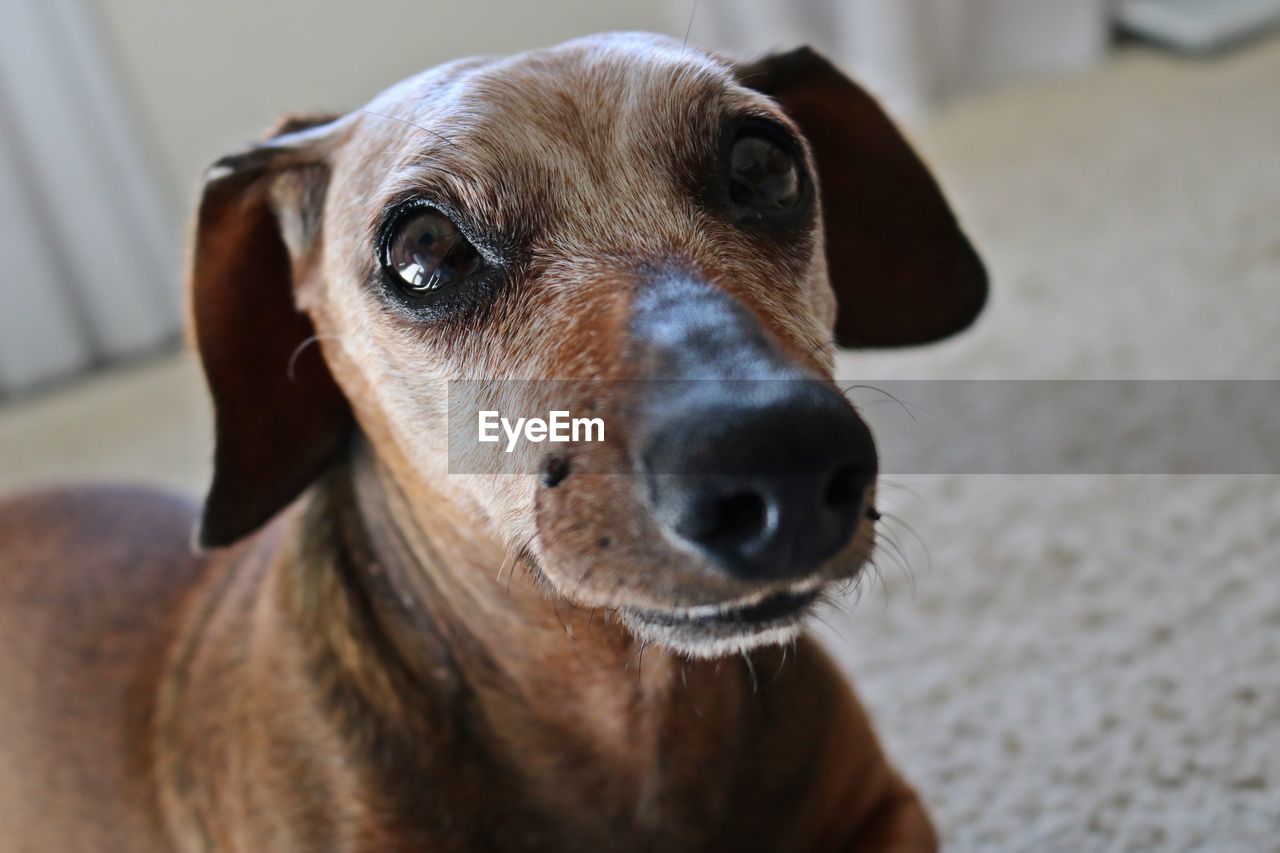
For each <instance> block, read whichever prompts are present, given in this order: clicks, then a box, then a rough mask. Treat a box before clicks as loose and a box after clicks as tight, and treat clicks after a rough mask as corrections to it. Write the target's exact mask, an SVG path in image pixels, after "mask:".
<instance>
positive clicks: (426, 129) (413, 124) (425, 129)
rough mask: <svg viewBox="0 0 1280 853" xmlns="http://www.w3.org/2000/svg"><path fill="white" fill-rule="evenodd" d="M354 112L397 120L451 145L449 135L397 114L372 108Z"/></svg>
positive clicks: (451, 141)
mask: <svg viewBox="0 0 1280 853" xmlns="http://www.w3.org/2000/svg"><path fill="white" fill-rule="evenodd" d="M356 112H359V113H363V114H364V115H367V116H376V117H377V118H385V119H386V120H387V121H398V122H400V123H401V124H407V125H409V127H416V128H417V129H418V130H421V131H422V132H423V133H429V134H431V135H432V136H434V137H435V138H436V139H439V140H440V141H441V142H443V143H445V144H446V145H453V140H452V139H450V138H449V137H447V136H444V135H443V134H440V133H437V132H436V131H434V130H432V129H431V128H429V127H423V126H422V125H420V124H417V123H416V122H412V121H409V120H408V119H403V118H399V117H398V116H389V115H385V114H383V113H376V112H374V111H373V110H363V109H362V110H356ZM455 147H456V146H455Z"/></svg>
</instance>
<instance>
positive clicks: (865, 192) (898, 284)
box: [737, 48, 987, 347]
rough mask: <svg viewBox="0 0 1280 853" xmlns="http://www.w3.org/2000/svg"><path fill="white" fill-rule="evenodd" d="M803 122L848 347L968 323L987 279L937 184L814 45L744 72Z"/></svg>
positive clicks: (840, 329) (839, 330) (746, 81)
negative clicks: (810, 152) (819, 195)
mask: <svg viewBox="0 0 1280 853" xmlns="http://www.w3.org/2000/svg"><path fill="white" fill-rule="evenodd" d="M737 72H738V79H739V80H740V81H741V82H742V84H743V85H745V86H749V87H750V88H752V89H755V90H757V91H759V92H762V93H764V94H766V95H769V96H770V97H772V98H773V99H774V100H776V101H777V102H778V103H779V104H780V105H781V106H782V108H783V109H784V110H786V112H787V114H788V115H789V116H791V118H792V119H794V120H795V122H796V123H797V124H798V125H799V126H800V128H801V130H803V132H804V134H805V137H806V138H807V139H808V140H809V145H810V147H811V148H812V151H813V155H814V159H815V161H816V163H817V168H818V184H819V189H820V192H821V196H822V212H823V219H824V224H825V241H826V250H827V264H828V267H829V269H830V276H831V285H832V287H833V288H834V289H835V292H836V298H837V300H838V302H839V309H838V314H837V318H836V328H835V332H836V341H837V342H838V343H839V344H840V345H841V346H859V347H869V346H903V345H906V344H918V343H925V342H927V341H932V340H937V339H939V338H943V337H946V336H947V335H950V334H952V333H954V332H958V331H960V330H961V329H963V328H965V327H966V326H968V325H969V324H970V323H971V322H973V319H974V318H975V317H976V316H977V315H978V312H979V311H980V310H981V309H982V306H983V304H984V303H985V301H986V296H987V276H986V271H985V270H984V268H983V265H982V261H981V260H980V259H979V257H978V255H977V253H976V252H975V251H974V249H973V246H971V245H970V243H969V241H968V239H967V238H966V237H965V235H964V233H963V232H962V231H961V230H960V227H959V225H958V224H957V222H956V218H955V216H954V214H952V212H951V209H950V207H948V205H947V201H946V199H945V198H943V196H942V192H941V190H940V189H939V188H938V184H937V183H936V182H935V181H934V179H933V177H932V176H931V175H930V174H929V171H928V169H926V168H925V166H924V164H923V163H921V162H920V159H919V158H918V157H917V156H916V154H915V152H913V151H912V150H911V147H910V146H909V145H908V144H907V142H906V140H905V139H903V137H902V135H901V134H900V133H899V132H898V130H897V128H895V127H894V125H893V122H891V121H890V120H889V117H888V116H886V115H885V113H884V111H883V110H882V109H881V108H880V106H879V105H878V104H877V103H876V102H875V100H874V99H872V97H871V96H870V95H868V94H867V93H866V92H865V91H863V90H862V89H861V88H859V87H858V86H857V85H855V84H854V83H853V82H852V81H850V80H849V79H848V78H847V77H845V76H844V75H843V74H841V73H840V71H839V70H837V69H836V68H835V67H834V66H833V65H832V64H831V63H830V62H828V61H827V60H826V59H824V58H822V57H821V56H819V55H818V54H816V53H814V52H813V51H812V50H810V49H809V48H800V49H799V50H794V51H791V52H790V53H783V54H775V55H772V56H766V57H764V58H763V59H759V60H756V61H754V62H751V63H746V64H743V65H740V66H738V68H737Z"/></svg>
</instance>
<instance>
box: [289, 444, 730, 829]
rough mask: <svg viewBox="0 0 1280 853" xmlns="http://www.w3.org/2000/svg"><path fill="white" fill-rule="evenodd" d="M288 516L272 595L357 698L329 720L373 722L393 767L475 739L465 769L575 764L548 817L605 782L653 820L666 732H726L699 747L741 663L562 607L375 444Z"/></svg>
mask: <svg viewBox="0 0 1280 853" xmlns="http://www.w3.org/2000/svg"><path fill="white" fill-rule="evenodd" d="M298 524H299V527H298V528H297V529H296V530H295V533H296V534H297V535H295V536H292V537H290V538H289V539H288V540H287V543H288V544H287V545H286V548H287V549H288V550H289V558H288V560H287V562H286V566H287V570H286V572H285V579H286V580H285V581H284V582H283V584H282V587H281V589H280V590H279V591H280V592H282V593H283V598H280V599H279V600H280V601H282V602H285V606H286V607H287V608H288V610H289V615H288V617H287V618H288V619H290V620H291V621H292V622H294V624H295V625H296V626H297V627H298V628H299V630H300V633H301V634H302V635H303V636H311V637H312V638H313V639H312V641H311V642H310V643H309V645H310V647H311V649H312V652H311V654H312V655H313V656H314V658H315V660H314V661H313V664H312V668H313V669H315V670H318V671H321V672H330V673H332V678H333V679H334V681H335V684H340V685H341V686H340V687H338V686H335V687H333V688H332V691H333V692H336V693H341V694H344V695H345V694H354V695H357V696H358V697H359V700H358V701H349V702H345V703H343V704H342V706H341V707H342V709H343V710H342V713H344V714H348V715H353V716H358V717H359V719H345V720H341V721H339V728H343V729H349V730H357V731H368V730H370V729H371V728H381V729H382V730H383V732H384V734H383V737H384V738H386V739H387V740H388V741H389V742H391V743H393V744H396V746H395V747H393V751H394V752H397V753H398V754H399V755H400V757H401V758H400V760H401V761H403V760H411V759H412V757H413V756H414V755H415V754H419V753H417V751H416V750H415V747H416V746H417V745H418V744H419V743H423V742H425V743H426V744H430V745H432V749H428V750H425V751H423V752H421V753H420V754H421V755H423V756H424V757H426V756H428V755H430V754H431V753H432V751H433V750H436V751H438V750H439V749H440V748H441V746H444V748H445V749H446V750H457V749H460V748H461V749H466V748H467V747H466V746H465V745H466V744H474V745H475V748H476V749H477V750H479V752H480V753H483V754H481V755H470V756H467V760H468V761H470V762H472V763H473V764H478V765H482V766H493V765H495V764H496V765H499V766H503V767H505V768H507V771H506V772H510V771H514V774H515V777H516V778H518V779H519V778H523V780H524V781H525V783H527V784H531V785H534V786H537V785H538V782H537V780H539V779H540V778H542V777H544V776H545V774H546V773H547V772H549V771H551V770H552V768H566V767H567V768H572V771H570V772H564V771H562V770H557V771H556V772H557V773H559V774H560V775H559V782H558V785H559V787H558V788H557V789H555V790H550V789H548V790H544V791H543V792H542V794H545V796H546V797H548V798H549V799H550V800H551V802H547V803H544V804H543V806H544V808H545V810H546V811H548V812H550V813H561V814H564V813H573V812H574V810H573V809H571V808H569V809H566V808H564V807H563V803H561V802H560V801H564V800H572V799H573V798H574V797H581V796H593V795H597V796H598V795H599V794H600V789H601V788H602V787H604V788H612V789H613V790H612V791H611V792H610V793H611V794H612V796H613V798H614V800H615V801H616V802H618V803H619V805H620V807H621V804H622V803H626V804H627V806H626V807H627V808H628V809H629V810H633V811H638V812H639V813H641V814H643V813H644V812H651V813H652V816H653V820H655V821H658V820H662V819H664V818H660V817H659V815H661V814H664V813H666V812H667V810H668V809H669V807H670V804H669V802H667V801H668V800H670V799H671V798H678V797H681V796H684V794H682V793H680V791H679V790H678V789H679V785H673V782H674V781H675V780H674V779H673V778H672V776H671V774H669V773H668V774H665V776H664V773H663V772H660V770H659V768H660V766H661V763H662V762H663V761H664V760H665V759H664V752H666V751H669V750H670V749H671V748H673V744H671V743H669V742H668V743H664V742H663V741H664V740H669V732H670V731H671V730H672V727H673V725H674V726H675V727H676V728H677V730H681V729H690V730H691V729H694V728H698V727H700V726H707V727H710V728H713V729H714V728H716V727H721V731H719V732H717V733H716V735H715V736H712V737H709V738H702V739H700V740H699V739H697V738H693V739H692V740H693V741H694V742H695V743H698V744H700V745H703V746H714V745H716V744H719V743H720V742H721V740H722V738H723V737H724V736H725V734H726V731H727V730H725V729H724V728H723V726H724V723H725V722H727V720H728V719H730V718H732V716H733V715H734V713H735V710H734V709H735V708H736V707H737V706H738V697H739V696H740V695H741V694H742V693H743V692H744V691H743V690H742V684H743V679H744V674H743V673H742V672H741V671H740V670H741V669H742V668H743V664H741V662H736V663H731V664H730V665H729V666H726V667H724V668H723V670H722V669H721V668H720V667H718V666H715V665H714V664H706V663H697V664H695V663H692V662H686V661H683V660H680V659H678V658H676V657H674V656H673V655H671V654H669V653H667V652H665V651H664V650H662V649H659V648H653V647H651V648H648V649H646V648H644V647H643V645H642V644H641V643H640V642H638V641H637V640H635V639H634V638H632V637H631V636H630V635H629V634H628V633H627V632H626V630H625V629H624V628H623V627H622V626H620V625H618V624H617V623H616V621H613V620H611V619H610V618H609V616H608V615H607V614H600V613H595V614H593V613H588V612H586V611H583V610H578V609H575V608H573V607H571V606H569V605H567V604H565V603H563V602H557V601H556V600H555V599H553V598H552V597H550V595H549V594H548V593H546V592H544V591H543V590H542V589H540V588H539V587H538V586H537V584H536V582H535V580H534V578H533V577H531V576H530V574H529V573H528V572H526V571H522V567H521V566H518V565H515V566H513V565H512V562H513V560H512V558H511V557H510V556H509V555H508V554H506V553H505V552H504V550H503V549H502V548H500V547H498V546H496V545H495V544H494V543H492V542H488V541H485V540H483V539H476V538H470V537H468V536H467V535H466V533H465V531H466V530H467V527H466V526H465V524H464V520H463V519H458V518H454V517H453V516H452V515H451V514H450V512H449V508H448V506H447V505H445V504H443V503H442V502H440V501H439V500H438V499H437V498H436V497H435V496H432V495H429V494H428V493H427V492H425V491H417V492H411V491H409V490H407V489H406V488H405V486H404V484H402V483H400V482H399V481H397V480H396V478H395V477H394V476H393V475H392V473H391V472H390V471H389V470H388V466H385V465H383V464H381V463H380V462H379V460H377V459H376V458H375V457H374V456H373V455H372V454H371V453H370V452H366V451H365V450H363V449H362V450H358V451H357V452H356V453H354V454H353V456H352V460H351V462H350V463H349V464H348V465H346V466H344V467H343V468H341V469H339V470H337V471H335V472H333V473H332V474H331V475H330V476H329V478H328V479H327V480H326V481H325V482H324V483H323V484H322V485H321V486H320V487H319V488H318V489H317V490H316V491H315V493H314V494H313V496H312V498H311V501H310V504H309V506H308V507H307V509H306V510H305V512H304V513H303V515H302V516H301V517H300V518H299V519H298ZM748 689H749V688H748ZM704 709H714V712H712V713H708V714H706V715H705V716H704V713H703V710H704ZM460 729H466V730H460ZM664 733H668V734H666V735H664ZM460 745H461V746H460ZM675 748H680V747H679V746H676V747H675ZM457 757H458V756H454V758H455V759H456V758H457ZM388 770H389V771H390V772H391V774H393V775H398V776H404V775H406V773H410V774H411V773H413V772H414V771H415V770H416V771H417V772H421V773H422V774H423V775H424V776H426V775H429V774H430V772H431V769H430V768H429V767H421V768H407V767H405V766H403V764H399V763H398V764H397V765H396V766H393V767H390V768H388ZM578 771H582V772H580V773H579V772H578ZM575 774H577V775H579V778H576V779H574V778H569V777H571V776H573V775H575ZM543 787H545V786H543ZM525 796H526V797H527V796H528V794H527V792H526V794H525Z"/></svg>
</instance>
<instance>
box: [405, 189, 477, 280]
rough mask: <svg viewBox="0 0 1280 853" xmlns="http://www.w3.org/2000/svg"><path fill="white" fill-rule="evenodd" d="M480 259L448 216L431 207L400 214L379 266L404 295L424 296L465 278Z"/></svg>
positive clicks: (475, 267)
mask: <svg viewBox="0 0 1280 853" xmlns="http://www.w3.org/2000/svg"><path fill="white" fill-rule="evenodd" d="M482 263H483V258H482V257H481V256H480V253H479V252H477V251H476V248H475V247H474V246H472V245H471V243H470V242H469V241H468V240H467V238H466V237H464V236H463V234H462V232H461V231H459V230H458V226H456V225H454V224H453V222H452V221H451V220H450V219H449V217H447V216H445V215H444V214H442V213H440V212H439V211H438V210H434V209H431V208H418V209H416V210H409V211H407V212H405V213H404V214H402V215H401V216H400V217H399V218H398V219H397V220H396V221H395V223H394V224H393V225H392V227H391V231H390V233H389V236H388V238H387V240H386V241H385V243H384V247H383V252H382V266H383V268H384V269H385V270H386V271H387V273H388V274H389V275H390V276H391V280H392V281H393V282H394V283H395V284H396V286H397V287H398V288H399V289H400V290H401V291H402V292H403V293H405V294H406V295H408V296H411V297H423V296H427V295H429V294H431V293H434V292H436V291H439V290H443V289H445V288H449V287H453V286H455V285H458V284H461V283H462V282H464V281H466V280H467V279H468V278H470V277H471V276H472V275H474V274H475V272H476V271H477V270H478V269H479V268H480V266H481V264H482Z"/></svg>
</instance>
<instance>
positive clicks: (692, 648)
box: [619, 589, 820, 658]
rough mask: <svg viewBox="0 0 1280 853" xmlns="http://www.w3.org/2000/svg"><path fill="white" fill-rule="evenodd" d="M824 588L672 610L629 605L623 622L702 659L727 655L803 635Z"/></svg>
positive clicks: (797, 590)
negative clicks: (742, 601) (746, 600)
mask: <svg viewBox="0 0 1280 853" xmlns="http://www.w3.org/2000/svg"><path fill="white" fill-rule="evenodd" d="M819 593H820V590H818V589H795V590H788V591H784V592H779V593H774V594H771V595H768V596H766V597H764V598H761V599H758V600H753V601H750V602H744V603H734V602H730V603H727V604H708V605H700V606H696V607H683V608H672V609H662V610H659V609H647V608H637V607H624V608H622V609H621V610H620V611H619V613H620V615H621V616H622V619H623V621H625V622H626V623H627V625H628V626H629V627H630V628H631V630H632V631H634V632H635V633H636V634H638V635H639V636H641V637H643V638H645V639H650V640H653V641H655V642H658V643H661V644H662V645H664V646H666V647H667V648H670V649H672V650H674V651H677V652H680V653H682V654H685V655H688V656H690V657H697V658H712V657H721V656H723V655H726V654H734V653H737V652H741V651H746V650H749V649H752V648H756V647H759V646H766V645H777V644H780V643H785V642H788V641H790V640H792V639H794V638H795V637H796V636H797V635H799V633H800V630H801V627H802V624H803V622H804V618H805V616H807V615H808V614H809V611H810V609H811V608H812V607H813V605H814V603H815V602H816V601H817V600H818V596H819Z"/></svg>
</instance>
